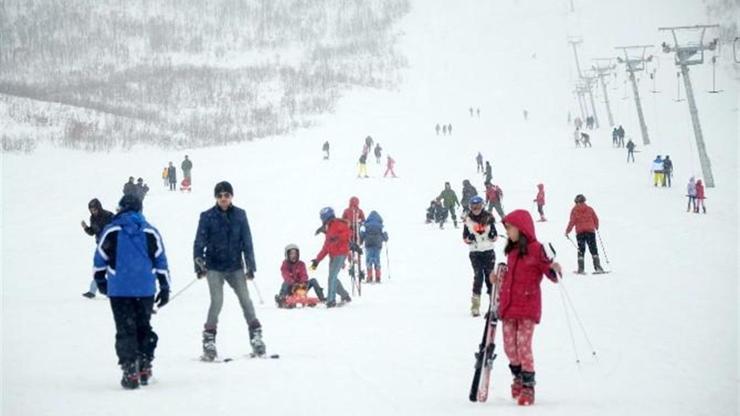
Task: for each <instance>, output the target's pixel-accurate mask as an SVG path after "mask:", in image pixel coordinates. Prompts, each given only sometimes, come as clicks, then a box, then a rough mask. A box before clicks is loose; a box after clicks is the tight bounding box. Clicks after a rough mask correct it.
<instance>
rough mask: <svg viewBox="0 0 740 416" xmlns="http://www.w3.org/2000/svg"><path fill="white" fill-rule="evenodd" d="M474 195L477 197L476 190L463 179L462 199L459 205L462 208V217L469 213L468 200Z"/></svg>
mask: <svg viewBox="0 0 740 416" xmlns="http://www.w3.org/2000/svg"><path fill="white" fill-rule="evenodd" d="M476 195H478V190H477V189H475V187H474V186H473V185H471V184H470V181H469V180H467V179H465V180H464V181H463V189H462V199H461V200H460V204H461V205H462V208H463V215H465V214H467V213H468V212H469V211H470V198H472V197H474V196H476Z"/></svg>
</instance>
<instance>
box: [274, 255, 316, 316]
mask: <svg viewBox="0 0 740 416" xmlns="http://www.w3.org/2000/svg"><path fill="white" fill-rule="evenodd" d="M280 273H281V274H282V275H283V284H282V286H281V287H280V293H279V294H277V295H275V302H276V303H277V305H278V307H281V308H282V307H283V306H284V304H285V298H286V297H288V296H290V294H291V293H293V289H294V288H295V287H296V286H297V285H304V286H306V290H311V289H312V288H313V290H314V291H315V292H316V296H318V298H319V301H320V302H324V301H325V300H326V299H325V298H324V289H322V288H321V286H320V285H319V282H318V281H317V280H316V279H309V278H308V272H307V271H306V264H305V263H304V262H303V261H301V251H300V249H299V248H298V246H297V245H295V244H288V245H287V246H286V247H285V260H283V264H282V265H281V266H280Z"/></svg>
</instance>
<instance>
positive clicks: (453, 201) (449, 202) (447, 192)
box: [439, 182, 460, 228]
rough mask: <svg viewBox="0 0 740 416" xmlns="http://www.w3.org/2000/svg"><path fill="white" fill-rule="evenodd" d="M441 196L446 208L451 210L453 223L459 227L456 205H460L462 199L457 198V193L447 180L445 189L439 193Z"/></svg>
mask: <svg viewBox="0 0 740 416" xmlns="http://www.w3.org/2000/svg"><path fill="white" fill-rule="evenodd" d="M439 198H442V204H443V205H444V207H445V209H446V210H448V211H450V217H452V223H453V224H454V225H455V228H457V216H456V215H455V207H459V206H460V201H459V200H458V199H457V194H456V193H455V191H453V190H452V187H451V186H450V183H449V182H445V189H444V190H443V191H442V193H441V194H439Z"/></svg>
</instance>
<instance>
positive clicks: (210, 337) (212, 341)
mask: <svg viewBox="0 0 740 416" xmlns="http://www.w3.org/2000/svg"><path fill="white" fill-rule="evenodd" d="M217 356H218V352H217V350H216V330H215V329H206V330H205V331H203V356H201V357H200V359H201V360H203V361H213V360H215V359H216V357H217Z"/></svg>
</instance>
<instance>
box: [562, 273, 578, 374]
mask: <svg viewBox="0 0 740 416" xmlns="http://www.w3.org/2000/svg"><path fill="white" fill-rule="evenodd" d="M560 283H561V284H560V285H558V286H560V300H561V301H562V302H563V311H565V322H566V323H567V324H568V333H569V334H570V342H571V344H572V345H573V353H575V355H576V364H579V365H580V364H581V359H580V358H579V357H578V347H576V338H575V337H574V336H573V327H572V326H571V324H570V314H569V313H568V306H567V305H566V304H565V296H563V286H562V283H563V282H562V280H561V281H560Z"/></svg>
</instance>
